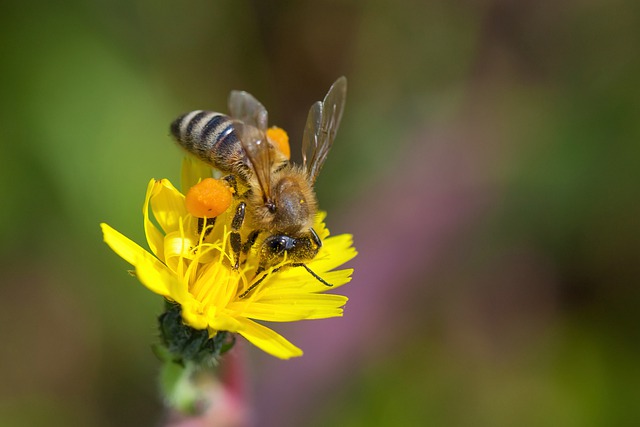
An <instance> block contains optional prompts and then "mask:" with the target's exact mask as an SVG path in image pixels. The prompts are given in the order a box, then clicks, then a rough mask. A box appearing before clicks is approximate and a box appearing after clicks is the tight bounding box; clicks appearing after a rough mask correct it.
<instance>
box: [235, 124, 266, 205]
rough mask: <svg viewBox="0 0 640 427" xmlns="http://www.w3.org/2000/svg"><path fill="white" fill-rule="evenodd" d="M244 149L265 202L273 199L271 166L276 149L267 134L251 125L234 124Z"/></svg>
mask: <svg viewBox="0 0 640 427" xmlns="http://www.w3.org/2000/svg"><path fill="white" fill-rule="evenodd" d="M234 126H235V128H236V132H238V136H239V138H240V143H241V144H242V148H243V149H244V152H245V153H246V155H247V159H248V160H249V164H248V165H247V166H248V167H249V169H251V171H252V172H253V173H254V174H255V175H256V178H257V179H258V183H259V184H260V188H261V189H262V194H263V195H264V196H265V201H266V200H270V199H271V165H272V163H273V160H272V159H273V153H272V152H271V151H272V150H273V149H274V148H273V146H272V145H271V144H270V143H269V140H268V139H267V136H266V134H265V133H264V132H263V131H262V130H260V129H258V128H256V127H254V126H251V125H247V124H244V123H239V122H236V123H235V124H234Z"/></svg>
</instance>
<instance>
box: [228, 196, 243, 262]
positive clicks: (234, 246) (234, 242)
mask: <svg viewBox="0 0 640 427" xmlns="http://www.w3.org/2000/svg"><path fill="white" fill-rule="evenodd" d="M246 209H247V204H246V203H245V202H240V203H238V207H237V208H236V214H235V215H234V216H233V221H231V236H230V242H231V250H233V254H234V257H235V264H234V266H233V268H234V269H236V270H237V269H238V267H239V266H240V251H241V250H242V237H241V236H240V228H241V227H242V224H243V223H244V215H245V212H246Z"/></svg>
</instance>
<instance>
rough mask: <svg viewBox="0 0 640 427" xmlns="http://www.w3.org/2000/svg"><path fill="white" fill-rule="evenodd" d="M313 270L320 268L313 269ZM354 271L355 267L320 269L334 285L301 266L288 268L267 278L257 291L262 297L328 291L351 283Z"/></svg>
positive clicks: (322, 276) (320, 273) (321, 274)
mask: <svg viewBox="0 0 640 427" xmlns="http://www.w3.org/2000/svg"><path fill="white" fill-rule="evenodd" d="M313 271H314V272H315V271H319V270H315V269H313ZM352 273H353V269H351V268H345V269H342V270H335V271H326V272H323V271H320V272H319V273H317V274H318V275H319V276H320V277H321V278H322V279H323V280H324V281H326V282H327V283H329V284H331V285H333V286H326V285H325V284H323V283H321V282H320V281H319V280H317V279H316V278H315V277H313V276H311V275H310V274H309V273H308V272H307V271H306V270H305V269H303V268H301V267H293V268H287V269H286V270H283V271H280V272H278V273H276V274H274V275H273V277H270V278H268V279H266V280H265V281H264V282H263V283H262V284H261V285H259V286H258V288H256V291H258V292H259V293H260V298H262V297H263V296H264V297H266V296H267V295H283V294H287V293H296V294H305V293H309V292H326V291H331V290H334V289H337V288H339V287H340V286H342V285H344V284H345V283H349V282H350V281H351V274H352Z"/></svg>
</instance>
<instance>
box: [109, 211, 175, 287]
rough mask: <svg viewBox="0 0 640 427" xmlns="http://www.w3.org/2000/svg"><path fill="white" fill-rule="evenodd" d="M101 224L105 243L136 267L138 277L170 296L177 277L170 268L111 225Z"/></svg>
mask: <svg viewBox="0 0 640 427" xmlns="http://www.w3.org/2000/svg"><path fill="white" fill-rule="evenodd" d="M100 226H101V227H102V233H103V235H104V241H105V243H106V244H107V245H109V247H110V248H111V249H113V251H114V252H115V253H117V254H118V255H120V256H121V257H122V258H123V259H124V260H125V261H127V262H128V263H129V264H131V265H133V266H134V267H135V268H136V277H138V279H139V280H140V282H142V284H143V285H145V286H146V287H147V288H149V290H151V291H153V292H155V293H156V294H159V295H162V296H164V297H170V294H171V292H170V289H171V288H172V287H173V286H174V284H173V282H175V281H176V280H177V279H176V278H175V277H174V276H173V275H172V274H171V272H170V271H169V269H168V268H167V267H166V266H165V265H164V264H163V263H161V262H160V261H158V259H157V258H156V257H154V256H153V255H151V254H150V253H149V252H147V251H145V250H144V249H142V248H141V247H140V246H139V245H138V244H136V243H135V242H133V241H132V240H130V239H129V238H127V237H126V236H124V235H123V234H121V233H119V232H118V231H116V230H114V229H113V228H111V227H110V226H109V225H107V224H104V223H102V224H100Z"/></svg>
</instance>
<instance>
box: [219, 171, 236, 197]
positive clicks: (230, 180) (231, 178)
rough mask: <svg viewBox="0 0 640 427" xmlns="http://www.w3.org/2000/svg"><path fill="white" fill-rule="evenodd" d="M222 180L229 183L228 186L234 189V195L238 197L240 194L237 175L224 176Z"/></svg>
mask: <svg viewBox="0 0 640 427" xmlns="http://www.w3.org/2000/svg"><path fill="white" fill-rule="evenodd" d="M222 179H224V180H225V181H227V184H229V187H231V188H232V189H233V194H234V195H237V194H238V182H237V181H236V177H235V175H227V176H223V177H222Z"/></svg>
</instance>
